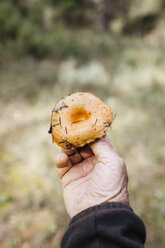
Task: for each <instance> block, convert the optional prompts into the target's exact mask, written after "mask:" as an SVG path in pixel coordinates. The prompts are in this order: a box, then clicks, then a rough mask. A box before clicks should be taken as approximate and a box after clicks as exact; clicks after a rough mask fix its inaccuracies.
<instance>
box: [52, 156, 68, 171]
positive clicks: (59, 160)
mask: <svg viewBox="0 0 165 248" xmlns="http://www.w3.org/2000/svg"><path fill="white" fill-rule="evenodd" d="M68 162H69V158H68V156H67V155H66V154H65V153H63V152H60V153H58V154H57V155H56V157H55V165H56V167H57V168H62V167H65V166H66V165H67V164H68Z"/></svg>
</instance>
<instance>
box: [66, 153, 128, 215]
mask: <svg viewBox="0 0 165 248" xmlns="http://www.w3.org/2000/svg"><path fill="white" fill-rule="evenodd" d="M111 165H112V164H111ZM113 167H114V166H113V165H112V168H113ZM117 167H118V166H116V169H115V170H113V169H109V168H110V167H109V165H108V164H106V161H105V160H104V161H99V162H98V161H97V158H96V157H95V156H92V157H90V158H88V159H86V160H84V161H82V162H80V163H79V164H77V165H75V166H73V167H72V168H71V169H70V171H69V172H68V173H70V174H71V175H72V180H71V181H70V182H69V184H68V185H66V186H65V185H64V200H65V205H66V208H67V211H68V213H69V215H70V216H72V215H73V213H74V215H75V213H79V212H80V211H82V210H83V209H86V208H88V207H90V206H94V205H97V204H99V203H102V202H106V201H108V200H110V199H113V198H114V197H115V196H116V195H117V194H118V193H119V192H120V190H121V185H122V184H123V180H121V181H120V182H119V179H118V178H120V179H121V175H119V174H120V173H122V171H121V170H120V171H119V170H118V168H117ZM124 181H125V179H124Z"/></svg>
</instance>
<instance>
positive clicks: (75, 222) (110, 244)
mask: <svg viewBox="0 0 165 248" xmlns="http://www.w3.org/2000/svg"><path fill="white" fill-rule="evenodd" d="M145 239H146V231H145V226H144V223H143V222H142V220H141V219H140V218H139V217H138V216H137V215H136V214H135V213H134V212H133V210H132V209H131V208H130V207H129V206H127V205H125V204H122V203H118V202H111V203H103V204H100V205H96V206H94V207H90V208H88V209H86V210H84V211H82V212H81V213H79V214H77V215H76V216H74V217H73V218H72V219H71V221H70V224H69V228H68V230H67V231H66V233H65V234H64V236H63V239H62V243H61V248H81V247H83V248H143V247H144V242H145Z"/></svg>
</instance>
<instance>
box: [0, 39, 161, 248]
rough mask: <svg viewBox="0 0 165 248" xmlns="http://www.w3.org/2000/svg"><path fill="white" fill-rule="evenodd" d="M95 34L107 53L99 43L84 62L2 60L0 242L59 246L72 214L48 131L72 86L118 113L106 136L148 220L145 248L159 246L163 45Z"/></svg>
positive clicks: (10, 246) (32, 247) (29, 247)
mask: <svg viewBox="0 0 165 248" xmlns="http://www.w3.org/2000/svg"><path fill="white" fill-rule="evenodd" d="M99 39H100V41H101V43H100V44H101V46H104V45H105V44H106V47H107V48H108V49H109V53H108V55H107V56H101V55H100V54H99V53H97V51H98V50H97V49H96V51H95V52H94V55H93V54H92V55H91V57H89V58H88V59H87V60H86V61H84V60H81V59H79V58H76V57H69V58H65V59H63V60H53V59H47V60H46V59H45V60H40V61H37V60H34V59H33V58H24V59H17V60H16V59H13V58H11V57H8V58H5V59H2V58H1V59H0V106H1V108H0V114H1V122H0V216H1V217H0V248H42V247H43V248H53V247H59V244H60V240H61V237H62V235H63V233H64V231H65V229H66V227H67V224H68V221H69V218H68V216H67V214H66V211H65V207H64V203H63V199H62V189H61V186H60V181H59V179H58V178H57V175H56V172H55V168H54V162H53V161H54V157H55V154H56V153H57V152H58V151H59V148H58V147H57V146H56V145H55V144H52V139H51V136H50V135H49V134H48V129H49V125H50V116H51V110H52V108H53V106H54V105H55V103H56V102H57V101H58V100H59V99H60V98H61V97H63V96H64V95H66V94H68V93H72V92H76V91H89V92H92V93H93V94H96V95H97V96H99V97H100V98H101V99H102V100H103V101H105V102H106V103H107V104H109V105H110V106H111V108H112V110H113V112H114V113H115V114H116V118H115V120H114V122H113V125H112V129H111V130H110V131H109V136H110V138H111V140H112V142H113V143H114V145H115V147H116V149H117V150H118V152H119V153H120V155H121V156H123V158H124V160H125V162H126V164H127V169H128V175H129V192H130V205H131V206H132V207H133V209H134V210H135V212H136V213H137V214H138V215H140V216H141V217H142V219H143V220H144V222H145V224H146V228H147V243H146V247H150V248H155V247H159V248H164V243H165V238H164V232H165V218H164V217H165V199H164V188H165V181H164V176H165V135H164V127H165V112H164V108H165V50H164V49H163V48H159V47H156V46H153V45H150V44H148V43H147V42H145V41H143V40H141V39H139V40H138V39H136V40H135V39H133V38H129V39H128V38H127V39H123V40H121V41H120V40H118V42H117V43H116V42H115V41H114V40H112V38H111V37H106V38H104V37H100V38H99ZM93 42H94V41H93ZM86 43H89V44H88V46H89V48H90V46H91V43H90V40H87V41H86ZM97 46H98V44H97Z"/></svg>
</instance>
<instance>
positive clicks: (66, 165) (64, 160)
mask: <svg viewBox="0 0 165 248" xmlns="http://www.w3.org/2000/svg"><path fill="white" fill-rule="evenodd" d="M55 164H56V171H57V174H58V176H59V177H60V178H62V177H63V176H64V175H65V174H66V173H67V172H68V171H69V170H70V168H71V167H72V164H71V162H70V160H69V158H68V156H67V155H66V154H64V153H58V154H57V156H56V158H55Z"/></svg>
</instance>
